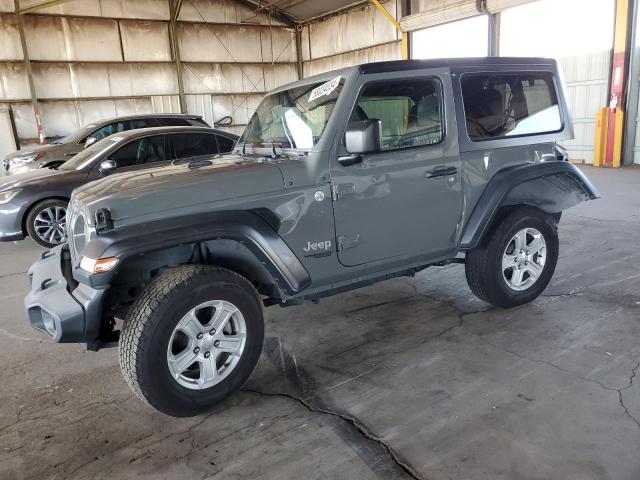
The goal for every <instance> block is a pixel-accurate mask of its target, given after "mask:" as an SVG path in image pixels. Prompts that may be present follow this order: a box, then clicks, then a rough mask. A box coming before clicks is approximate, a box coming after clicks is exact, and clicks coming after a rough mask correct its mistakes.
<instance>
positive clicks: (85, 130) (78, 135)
mask: <svg viewBox="0 0 640 480" xmlns="http://www.w3.org/2000/svg"><path fill="white" fill-rule="evenodd" d="M96 127H97V125H96V124H95V123H90V124H89V125H85V126H84V127H82V128H80V129H78V130H76V131H75V132H73V133H72V134H71V135H67V136H66V137H62V138H57V139H55V140H54V141H53V142H51V144H52V145H60V144H62V143H73V142H78V141H80V140H81V139H83V138H84V137H85V136H87V135H88V134H89V133H90V131H91V130H92V129H94V128H96Z"/></svg>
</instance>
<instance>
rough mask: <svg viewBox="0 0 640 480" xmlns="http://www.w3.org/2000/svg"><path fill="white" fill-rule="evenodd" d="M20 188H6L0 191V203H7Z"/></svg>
mask: <svg viewBox="0 0 640 480" xmlns="http://www.w3.org/2000/svg"><path fill="white" fill-rule="evenodd" d="M20 190H21V189H20V188H15V189H13V190H7V191H6V192H0V205H4V204H5V203H9V202H10V201H11V200H12V199H13V197H15V196H16V195H18V194H19V193H20Z"/></svg>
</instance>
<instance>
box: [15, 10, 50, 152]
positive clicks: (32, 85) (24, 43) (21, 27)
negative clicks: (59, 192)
mask: <svg viewBox="0 0 640 480" xmlns="http://www.w3.org/2000/svg"><path fill="white" fill-rule="evenodd" d="M13 3H14V8H15V12H16V18H17V20H18V32H19V33H20V43H21V45H22V55H23V58H24V66H25V69H26V71H27V80H28V81H29V91H30V92H31V105H32V106H33V114H34V116H35V119H36V131H37V134H38V143H40V144H43V143H44V137H45V135H44V127H43V126H42V118H41V117H40V107H39V106H38V97H37V95H36V85H35V83H34V81H33V72H32V71H31V60H30V58H29V49H28V48H27V39H26V37H25V34H24V25H23V24H22V14H21V13H20V2H19V0H13Z"/></svg>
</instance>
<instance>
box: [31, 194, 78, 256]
mask: <svg viewBox="0 0 640 480" xmlns="http://www.w3.org/2000/svg"><path fill="white" fill-rule="evenodd" d="M67 206H68V202H66V201H65V200H60V199H56V198H52V199H48V200H43V201H42V202H40V203H37V204H36V205H34V207H33V208H32V209H31V211H30V212H29V215H27V220H26V227H27V234H28V235H29V236H30V237H31V238H32V239H33V241H34V242H36V243H37V244H38V245H41V246H43V247H46V248H52V247H55V246H56V245H60V244H62V243H64V242H66V241H67Z"/></svg>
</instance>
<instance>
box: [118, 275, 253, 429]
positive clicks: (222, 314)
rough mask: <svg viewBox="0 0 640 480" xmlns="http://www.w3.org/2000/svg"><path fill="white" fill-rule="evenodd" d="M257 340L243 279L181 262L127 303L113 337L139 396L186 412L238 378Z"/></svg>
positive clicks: (213, 400)
mask: <svg viewBox="0 0 640 480" xmlns="http://www.w3.org/2000/svg"><path fill="white" fill-rule="evenodd" d="M263 340H264V317H263V309H262V301H261V299H260V297H259V295H258V292H257V291H256V289H255V288H254V287H253V285H252V284H251V283H250V282H249V281H248V280H247V279H246V278H244V277H242V276H240V275H238V274H236V273H235V272H232V271H230V270H227V269H223V268H215V267H208V266H201V265H185V266H180V267H176V268H173V269H171V270H168V271H166V272H164V273H162V274H160V275H159V276H158V277H157V278H156V279H155V280H153V281H152V282H151V283H150V284H149V286H148V287H147V288H146V289H145V291H144V292H143V293H142V294H141V295H140V297H138V298H137V299H136V301H135V302H134V304H133V306H132V307H131V310H130V311H129V313H128V315H127V318H126V319H125V322H124V327H123V330H122V334H121V337H120V366H121V368H122V373H123V375H124V377H125V379H126V381H127V383H128V384H129V386H130V387H131V389H132V390H133V391H134V392H135V393H136V395H137V396H138V397H140V398H141V399H142V400H144V401H145V402H147V403H148V404H149V405H150V406H152V407H153V408H155V409H157V410H159V411H160V412H162V413H165V414H167V415H171V416H175V417H188V416H193V415H197V414H199V413H202V412H203V411H206V410H208V409H209V408H211V407H212V406H213V405H216V404H217V403H219V402H221V401H223V400H224V399H225V398H227V397H228V396H229V395H230V394H231V393H233V392H234V391H236V390H237V389H239V388H240V387H241V386H242V385H243V384H244V382H245V381H246V380H247V379H248V378H249V375H251V372H253V370H254V368H255V366H256V364H257V363H258V359H259V358H260V354H261V352H262V345H263Z"/></svg>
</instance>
